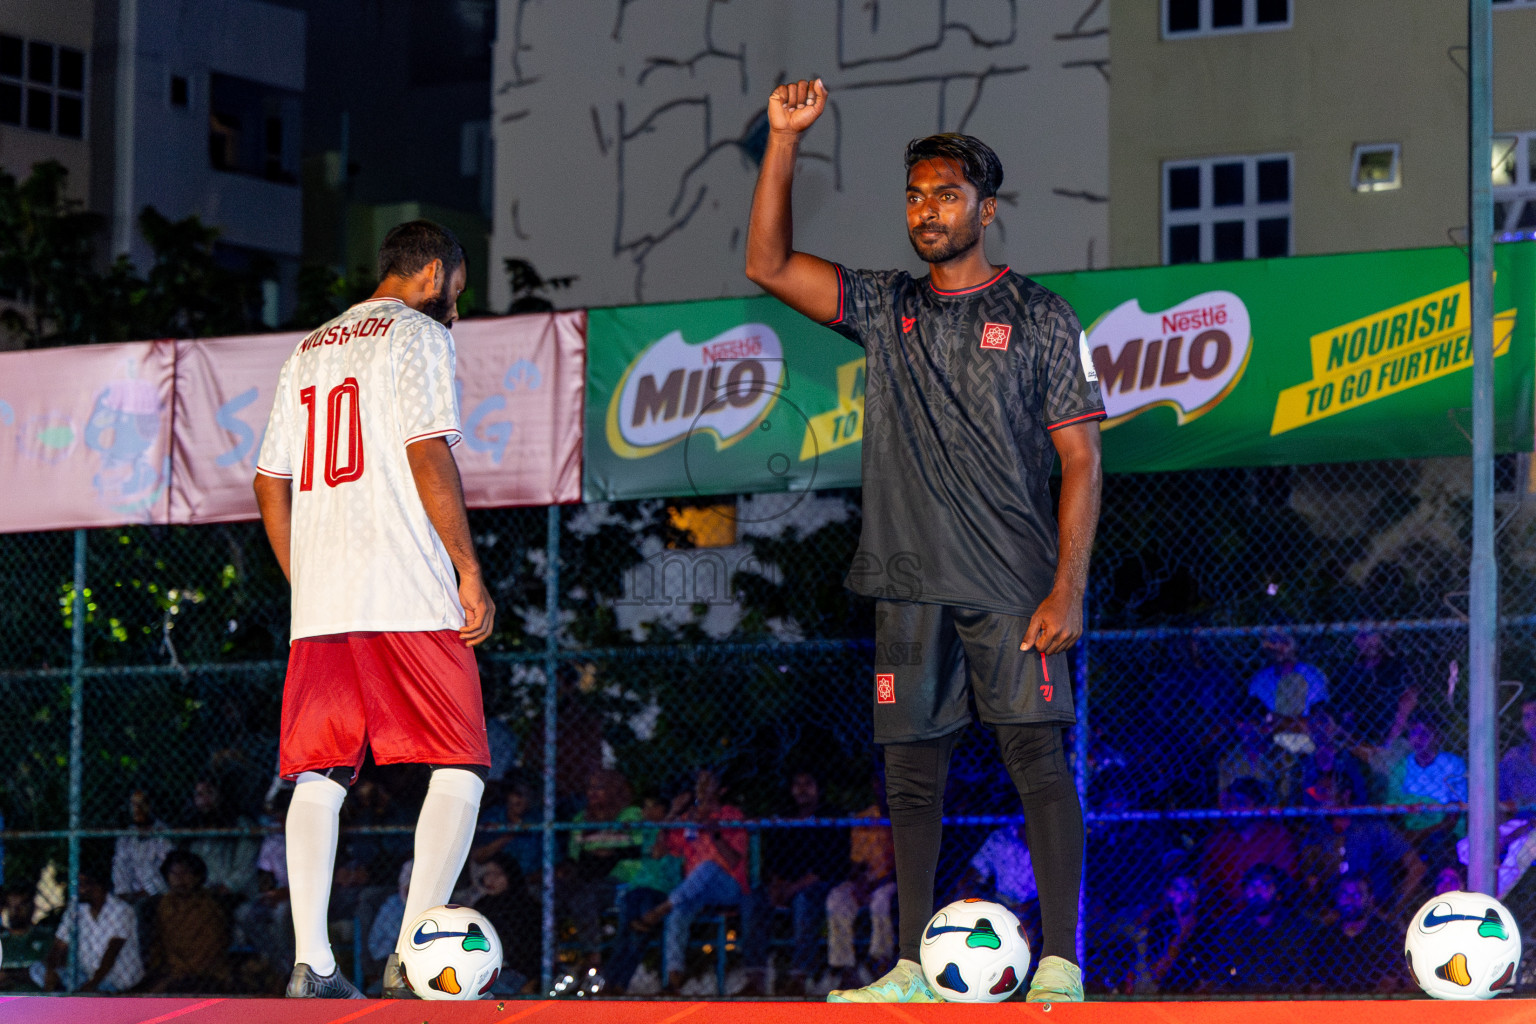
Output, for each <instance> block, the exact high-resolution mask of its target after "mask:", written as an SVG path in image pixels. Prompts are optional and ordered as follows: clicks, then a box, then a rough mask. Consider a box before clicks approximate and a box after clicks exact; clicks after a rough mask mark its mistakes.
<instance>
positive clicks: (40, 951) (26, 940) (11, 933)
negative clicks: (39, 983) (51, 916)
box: [0, 884, 53, 991]
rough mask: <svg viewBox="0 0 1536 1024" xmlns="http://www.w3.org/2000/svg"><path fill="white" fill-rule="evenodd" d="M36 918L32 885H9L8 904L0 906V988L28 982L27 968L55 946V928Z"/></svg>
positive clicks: (44, 956) (3, 988) (6, 902)
mask: <svg viewBox="0 0 1536 1024" xmlns="http://www.w3.org/2000/svg"><path fill="white" fill-rule="evenodd" d="M36 918H37V907H36V904H35V902H34V897H33V886H31V885H30V884H19V885H11V886H8V887H7V888H6V890H5V905H4V907H0V947H3V948H4V950H5V963H4V967H3V968H0V991H7V990H11V989H16V988H21V987H26V986H29V985H30V982H31V979H30V978H28V976H27V971H28V969H29V968H31V966H32V965H33V964H39V963H42V962H43V960H44V959H45V958H46V957H47V956H48V950H49V949H50V948H51V947H52V946H53V928H52V927H49V926H46V925H43V924H39V923H37V920H36Z"/></svg>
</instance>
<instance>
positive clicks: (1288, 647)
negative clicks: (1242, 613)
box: [1248, 630, 1328, 719]
mask: <svg viewBox="0 0 1536 1024" xmlns="http://www.w3.org/2000/svg"><path fill="white" fill-rule="evenodd" d="M1263 651H1264V656H1265V657H1266V658H1268V659H1269V665H1267V666H1266V667H1264V668H1262V669H1260V670H1259V671H1258V672H1257V673H1255V675H1254V677H1253V678H1252V679H1251V680H1249V681H1248V695H1249V696H1250V697H1253V698H1255V699H1256V700H1258V702H1259V703H1260V704H1262V705H1264V708H1265V710H1267V711H1268V712H1269V713H1270V714H1272V715H1275V716H1277V717H1279V718H1282V719H1295V718H1306V717H1307V716H1308V715H1309V714H1311V712H1312V708H1313V707H1314V706H1315V705H1317V704H1321V703H1323V702H1324V701H1326V700H1327V699H1328V677H1327V676H1325V675H1323V672H1322V670H1321V669H1319V668H1318V667H1317V666H1315V665H1309V664H1307V663H1306V662H1304V661H1302V660H1301V659H1300V657H1299V655H1298V654H1297V650H1296V640H1295V638H1294V637H1292V636H1291V635H1290V634H1289V633H1286V632H1283V631H1279V630H1277V631H1275V632H1272V633H1270V634H1269V635H1268V636H1266V637H1265V638H1264V644H1263Z"/></svg>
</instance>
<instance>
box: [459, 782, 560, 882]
mask: <svg viewBox="0 0 1536 1024" xmlns="http://www.w3.org/2000/svg"><path fill="white" fill-rule="evenodd" d="M493 790H494V787H491V786H487V787H486V792H487V793H490V794H492V795H493V796H494V792H493ZM532 805H533V801H532V799H531V798H530V796H529V793H528V786H527V785H526V784H525V783H523V782H522V781H521V780H518V779H512V780H509V781H507V782H506V783H505V785H504V787H503V796H502V798H501V799H500V800H497V801H495V802H493V803H492V804H491V806H489V807H487V808H485V809H484V810H483V811H481V812H480V826H481V831H479V832H476V833H475V839H474V843H473V845H472V846H471V847H470V850H469V877H470V882H471V884H472V886H473V890H474V892H476V893H479V892H480V891H482V890H481V886H480V876H481V875H482V874H483V873H484V871H485V865H486V864H488V863H490V860H491V858H492V857H495V856H497V855H499V854H502V853H505V854H507V855H508V856H509V857H511V858H512V860H513V861H515V862H516V864H517V870H518V873H519V880H520V881H523V882H525V883H526V882H527V880H528V878H529V877H530V876H536V875H537V874H538V873H539V870H540V869H541V868H542V866H543V864H544V839H543V837H542V836H541V835H540V834H539V833H537V832H503V831H500V830H499V829H498V828H497V826H502V825H523V824H527V823H528V812H529V810H530V809H531V807H532Z"/></svg>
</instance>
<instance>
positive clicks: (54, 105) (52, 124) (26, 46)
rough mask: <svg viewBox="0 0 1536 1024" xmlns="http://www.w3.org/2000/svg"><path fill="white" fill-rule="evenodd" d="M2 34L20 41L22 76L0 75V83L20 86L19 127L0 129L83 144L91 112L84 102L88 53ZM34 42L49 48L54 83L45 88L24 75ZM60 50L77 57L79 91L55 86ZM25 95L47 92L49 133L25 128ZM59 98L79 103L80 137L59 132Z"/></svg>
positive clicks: (88, 76)
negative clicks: (9, 129)
mask: <svg viewBox="0 0 1536 1024" xmlns="http://www.w3.org/2000/svg"><path fill="white" fill-rule="evenodd" d="M5 34H6V35H8V36H10V37H11V38H12V39H20V40H21V52H22V69H21V77H19V78H16V77H12V76H10V75H0V82H4V83H5V84H7V85H15V86H19V87H20V88H21V123H20V124H6V125H0V128H13V129H17V130H20V131H25V132H33V133H35V134H37V135H52V136H53V137H54V138H58V139H68V140H70V141H71V142H84V141H85V140H86V138H87V137H88V136H89V135H90V124H91V111H90V106H89V104H88V102H87V97H88V96H89V95H90V92H91V54H90V51H88V50H81V49H77V48H76V47H73V46H64V45H63V44H62V43H51V42H49V41H48V40H46V39H33V38H32V37H30V36H23V35H18V34H16V33H13V32H7V33H5ZM34 43H37V44H41V45H43V46H46V47H48V48H49V49H51V50H52V51H53V81H51V82H49V83H48V84H47V85H44V84H42V83H41V82H34V81H32V79H31V78H30V77H28V74H27V73H28V72H29V71H30V70H31V67H30V65H31V62H32V56H31V54H32V45H33V44H34ZM61 50H72V51H74V52H75V53H78V54H80V64H81V67H80V89H79V91H78V92H77V91H75V90H74V89H65V88H63V87H62V86H60V85H59V84H58V83H59V52H60V51H61ZM28 92H47V93H48V95H49V97H50V102H49V115H48V130H47V131H43V130H42V129H41V128H31V127H28V125H27V93H28ZM60 96H67V97H69V98H71V99H77V100H79V101H80V134H79V135H65V134H63V133H62V132H60V131H59V97H60Z"/></svg>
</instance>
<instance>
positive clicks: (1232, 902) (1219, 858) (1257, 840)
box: [1200, 779, 1296, 919]
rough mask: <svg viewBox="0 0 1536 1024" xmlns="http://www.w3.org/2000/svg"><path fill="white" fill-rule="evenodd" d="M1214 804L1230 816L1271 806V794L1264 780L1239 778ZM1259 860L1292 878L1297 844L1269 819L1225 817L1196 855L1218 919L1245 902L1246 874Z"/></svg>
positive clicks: (1203, 885)
mask: <svg viewBox="0 0 1536 1024" xmlns="http://www.w3.org/2000/svg"><path fill="white" fill-rule="evenodd" d="M1218 803H1219V805H1220V807H1221V809H1222V810H1223V811H1225V812H1227V813H1228V814H1242V813H1243V812H1245V811H1252V810H1256V809H1259V808H1262V807H1266V806H1269V804H1270V797H1269V793H1268V791H1267V790H1266V789H1265V788H1264V785H1263V784H1262V783H1260V782H1258V781H1256V780H1254V779H1238V780H1236V781H1235V782H1233V783H1232V784H1231V785H1230V786H1228V787H1227V788H1226V790H1225V791H1224V792H1223V793H1222V794H1221V796H1220V798H1219V800H1218ZM1260 864H1264V865H1268V866H1269V867H1270V868H1271V869H1272V870H1275V871H1278V872H1279V873H1280V874H1281V875H1283V876H1285V877H1287V878H1290V877H1294V876H1295V874H1296V843H1295V840H1293V839H1292V838H1291V834H1290V832H1289V831H1287V830H1286V827H1285V826H1284V825H1282V824H1281V823H1280V822H1279V821H1277V820H1275V819H1273V818H1263V817H1233V818H1224V819H1223V820H1222V823H1221V825H1220V827H1219V828H1217V830H1216V831H1215V832H1213V833H1212V834H1211V835H1210V837H1209V838H1208V839H1207V840H1206V842H1205V846H1204V848H1203V849H1202V851H1201V857H1200V891H1201V892H1202V893H1203V894H1204V895H1205V897H1206V898H1207V899H1208V900H1209V902H1210V903H1211V910H1212V912H1213V915H1214V917H1215V918H1216V919H1222V918H1226V917H1230V916H1231V915H1233V914H1235V913H1237V912H1238V911H1239V910H1240V909H1241V908H1242V907H1243V906H1244V905H1245V904H1246V903H1248V902H1249V898H1248V895H1247V890H1248V881H1247V879H1248V875H1249V873H1250V872H1251V871H1252V869H1253V868H1255V867H1256V866H1258V865H1260Z"/></svg>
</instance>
